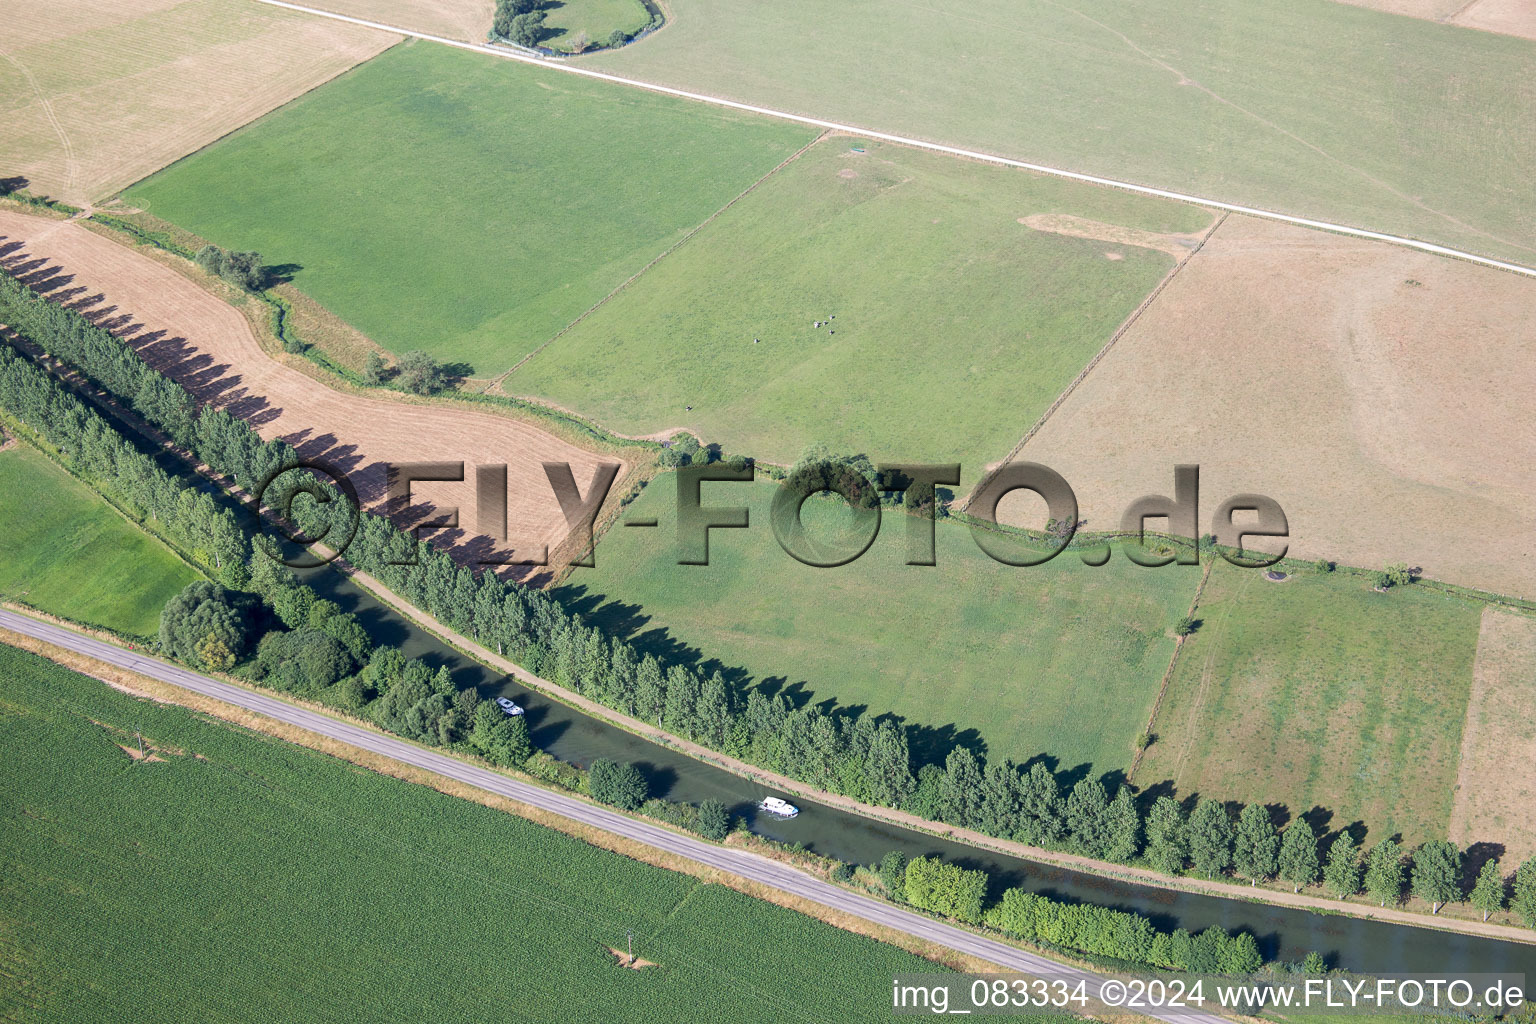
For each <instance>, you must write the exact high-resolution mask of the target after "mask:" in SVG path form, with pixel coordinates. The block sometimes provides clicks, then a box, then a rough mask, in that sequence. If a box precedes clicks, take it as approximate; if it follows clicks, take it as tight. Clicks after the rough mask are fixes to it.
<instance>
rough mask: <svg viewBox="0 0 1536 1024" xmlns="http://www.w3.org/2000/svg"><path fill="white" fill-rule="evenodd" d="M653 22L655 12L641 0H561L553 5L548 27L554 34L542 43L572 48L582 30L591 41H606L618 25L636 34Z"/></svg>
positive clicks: (592, 42) (549, 45)
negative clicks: (650, 10)
mask: <svg viewBox="0 0 1536 1024" xmlns="http://www.w3.org/2000/svg"><path fill="white" fill-rule="evenodd" d="M650 22H651V15H650V13H649V12H648V11H647V10H646V9H645V5H643V4H642V3H640V0H561V2H559V3H557V4H554V5H553V6H552V7H551V8H549V17H548V18H546V19H545V21H544V29H545V31H546V32H549V33H550V34H549V35H547V36H545V37H544V38H543V39H541V40H539V45H540V46H547V47H549V48H550V49H553V50H570V49H572V48H573V47H574V46H575V40H576V37H577V35H579V34H580V33H582V32H585V33H586V34H587V41H588V42H589V43H590V44H592V45H594V46H596V45H600V44H606V43H607V42H608V37H609V36H611V35H613V33H614V31H615V30H616V29H621V30H623V31H624V32H626V33H628V34H629V35H634V34H635V33H636V32H639V31H640V30H641V29H643V28H645V26H646V25H649V24H650Z"/></svg>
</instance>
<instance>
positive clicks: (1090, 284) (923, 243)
mask: <svg viewBox="0 0 1536 1024" xmlns="http://www.w3.org/2000/svg"><path fill="white" fill-rule="evenodd" d="M855 147H857V149H856V148H855ZM858 149H862V150H863V152H859V151H857V150H858ZM1063 213H1064V214H1071V215H1074V216H1077V217H1080V218H1083V219H1086V220H1091V221H1097V222H1100V223H1107V224H1111V225H1115V226H1116V227H1126V228H1136V229H1141V230H1146V231H1154V232H1172V233H1187V232H1194V231H1198V230H1200V229H1201V228H1204V227H1205V226H1207V225H1208V224H1209V223H1210V215H1209V214H1208V213H1206V212H1205V211H1203V210H1199V209H1196V208H1194V207H1190V206H1185V205H1182V204H1178V203H1171V202H1165V201H1160V200H1150V199H1144V198H1142V197H1138V196H1134V195H1130V194H1128V193H1122V192H1115V191H1112V190H1109V189H1102V188H1096V187H1093V186H1088V185H1080V184H1075V183H1071V182H1064V181H1060V180H1057V179H1051V178H1043V177H1039V176H1036V175H1031V174H1026V173H1023V172H1019V171H1015V170H1010V169H1005V168H998V167H993V166H988V165H984V164H977V163H971V162H966V161H961V160H955V159H952V158H949V157H944V156H940V155H937V154H932V153H925V152H922V151H919V150H912V149H907V148H905V147H901V146H895V145H879V144H876V143H865V142H860V141H855V140H850V139H848V138H846V137H835V136H834V137H830V138H827V139H824V140H822V141H821V142H819V143H818V144H817V145H816V146H814V147H812V148H811V149H810V150H809V151H807V152H806V153H804V154H802V155H801V156H800V157H799V158H797V159H796V160H795V161H794V162H793V163H791V164H789V165H788V166H787V167H784V168H783V169H781V170H779V171H778V172H777V173H775V174H774V175H773V177H771V178H770V179H768V180H767V181H766V182H764V183H763V184H762V185H760V186H759V187H758V188H757V189H756V190H754V191H753V193H752V194H751V195H749V196H747V197H746V198H745V199H743V200H742V201H741V202H739V203H737V204H736V205H735V206H733V207H732V208H731V209H729V210H727V211H725V212H724V213H722V214H721V215H720V216H719V217H718V218H717V219H716V220H714V221H713V222H711V223H710V224H709V225H708V226H707V227H706V228H705V229H704V230H703V231H701V232H700V233H699V234H698V235H697V236H695V237H694V238H691V239H689V241H688V242H687V243H686V244H685V245H683V246H682V247H681V248H679V249H678V250H677V251H676V252H674V253H672V254H671V255H670V256H668V257H667V258H666V259H665V260H663V261H661V262H660V263H658V264H657V265H656V266H654V267H652V268H651V269H650V270H648V271H646V273H645V274H644V275H643V276H642V277H641V278H640V279H639V280H638V281H636V282H634V283H633V284H631V285H630V286H629V287H627V288H626V289H625V290H624V291H622V292H620V293H619V294H618V295H617V296H615V297H614V298H613V299H611V300H609V301H608V302H607V303H606V304H605V305H603V306H602V307H601V308H600V309H598V310H597V311H596V312H595V313H593V314H592V315H591V316H589V317H587V318H586V319H585V320H583V321H582V322H581V323H580V324H577V325H576V326H575V327H574V328H573V329H572V330H571V331H570V332H568V333H567V334H565V335H563V336H561V337H560V338H558V339H557V340H556V341H555V342H554V343H553V344H551V345H550V346H549V347H547V348H546V349H544V350H543V351H542V352H540V353H539V354H538V355H537V356H535V357H534V358H533V359H531V360H530V361H529V362H528V363H526V364H524V365H523V366H522V367H520V368H519V369H518V370H517V371H516V372H515V373H513V374H512V375H511V376H510V377H509V378H508V379H507V380H506V381H505V382H504V383H503V387H504V388H505V389H506V390H507V391H509V392H512V393H514V394H518V395H531V396H534V397H537V398H541V399H544V400H548V401H553V402H555V403H558V404H560V405H563V406H566V407H568V408H574V409H578V410H580V411H581V412H583V413H584V414H586V415H589V416H591V417H593V418H594V419H596V420H598V421H599V422H601V423H603V424H604V425H606V426H608V427H610V428H612V429H614V430H617V431H620V432H623V433H628V434H647V433H650V432H653V431H656V430H659V429H664V428H668V427H673V426H686V427H689V428H690V429H692V430H693V431H694V432H696V433H697V434H698V435H699V436H701V437H703V438H706V439H708V440H710V441H718V442H721V443H723V444H724V445H725V447H726V448H727V449H729V450H732V451H744V452H749V453H751V454H753V455H756V456H759V457H761V458H764V459H768V460H770V461H777V462H793V461H794V459H795V458H796V456H798V455H799V454H800V452H801V451H802V450H803V449H804V448H805V447H806V445H808V444H809V443H811V442H815V441H822V442H826V443H827V444H829V445H831V446H832V447H833V448H834V449H837V450H840V451H855V452H863V451H867V452H869V453H870V454H871V455H872V456H874V457H877V458H891V459H895V458H905V459H911V460H916V461H925V460H926V461H952V460H960V461H965V462H968V463H970V464H972V465H974V466H975V467H976V468H977V469H979V468H980V465H981V464H982V463H983V462H985V461H989V460H995V459H998V458H1000V457H1001V456H1002V455H1003V454H1005V453H1006V452H1007V451H1008V450H1009V449H1010V448H1011V447H1012V446H1013V445H1014V443H1015V442H1017V441H1018V439H1019V437H1020V436H1022V434H1023V433H1024V431H1025V430H1026V429H1027V428H1028V427H1029V425H1030V424H1031V423H1032V422H1034V420H1035V419H1036V417H1038V416H1039V415H1040V413H1042V412H1043V411H1044V410H1045V408H1046V407H1047V406H1048V405H1049V404H1050V402H1051V401H1052V400H1053V399H1054V398H1055V397H1056V395H1057V394H1059V393H1060V392H1061V390H1062V389H1063V388H1064V387H1065V386H1066V385H1067V383H1068V382H1069V381H1071V379H1072V378H1073V377H1074V376H1075V375H1076V374H1077V373H1078V371H1080V370H1081V369H1082V367H1083V366H1084V364H1086V363H1087V362H1088V360H1089V359H1090V358H1092V356H1093V354H1094V353H1095V352H1097V351H1098V350H1099V348H1101V347H1102V346H1103V344H1104V342H1105V341H1106V340H1108V338H1109V337H1110V335H1111V334H1112V333H1113V332H1114V330H1115V328H1116V327H1117V326H1118V325H1119V324H1120V323H1121V322H1122V321H1123V320H1124V319H1125V318H1126V316H1128V315H1129V314H1130V312H1131V311H1132V310H1133V309H1135V307H1136V305H1137V304H1138V303H1139V302H1140V301H1141V300H1142V299H1143V298H1144V297H1145V296H1146V295H1147V293H1148V292H1149V291H1151V289H1152V288H1153V287H1155V286H1156V284H1157V282H1158V281H1159V280H1160V279H1161V278H1162V277H1163V275H1164V274H1166V273H1167V272H1168V271H1169V270H1170V269H1171V268H1172V267H1173V265H1174V258H1173V257H1172V256H1170V255H1168V254H1167V253H1165V252H1161V251H1157V250H1154V249H1150V248H1144V247H1138V246H1135V245H1128V244H1120V243H1113V242H1105V241H1100V240H1096V239H1091V238H1079V237H1069V236H1068V235H1065V234H1058V233H1054V232H1047V231H1039V230H1036V229H1034V228H1032V227H1027V226H1025V225H1023V224H1021V223H1019V221H1020V219H1021V218H1024V217H1027V216H1030V215H1035V214H1063ZM1108 233H1113V229H1112V228H1111V229H1108ZM829 318H831V319H829ZM818 320H820V321H823V325H822V326H821V327H820V328H819V329H816V328H813V326H812V324H813V323H814V322H815V321H818Z"/></svg>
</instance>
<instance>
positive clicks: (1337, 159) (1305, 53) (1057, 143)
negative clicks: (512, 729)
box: [592, 0, 1536, 264]
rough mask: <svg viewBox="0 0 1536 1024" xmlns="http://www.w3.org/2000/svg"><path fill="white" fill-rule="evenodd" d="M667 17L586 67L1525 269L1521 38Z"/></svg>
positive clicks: (1045, 16) (1150, 21)
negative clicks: (652, 31) (1410, 240)
mask: <svg viewBox="0 0 1536 1024" xmlns="http://www.w3.org/2000/svg"><path fill="white" fill-rule="evenodd" d="M1513 6H1515V7H1520V6H1524V7H1525V8H1526V9H1529V4H1524V5H1522V4H1520V3H1519V0H1515V3H1514V4H1513ZM673 7H674V9H675V13H676V18H675V20H674V21H673V23H672V24H670V25H669V26H668V27H667V28H666V29H664V30H663V31H661V32H659V33H657V34H656V35H655V36H653V37H650V38H648V39H646V40H645V42H644V45H641V46H631V47H625V48H624V49H622V50H620V51H618V52H616V53H613V54H600V55H597V56H595V57H593V58H592V64H593V66H595V67H598V68H601V69H602V70H605V71H612V72H615V73H618V74H624V75H629V76H632V77H635V78H640V79H643V80H646V81H653V82H658V83H662V84H665V85H670V86H675V87H680V88H687V89H690V90H692V91H695V92H702V93H708V94H711V95H717V96H723V97H727V98H730V99H733V100H742V101H746V102H750V103H755V104H758V105H761V106H767V107H774V108H777V109H782V110H788V111H792V112H795V113H801V114H810V115H814V116H817V117H822V118H826V119H829V120H834V121H840V122H843V123H851V124H856V125H860V126H863V127H868V128H873V129H877V130H881V131H887V132H894V133H898V134H903V135H908V136H914V137H918V138H924V139H933V140H936V141H940V142H945V143H949V144H953V145H960V146H965V147H969V148H973V149H980V150H984V151H987V152H994V153H1000V154H1003V155H1006V156H1010V157H1015V158H1018V159H1024V160H1030V161H1033V162H1036V163H1043V164H1048V165H1051V166H1056V167H1063V168H1066V169H1068V170H1074V171H1083V172H1090V173H1095V174H1101V175H1105V176H1108V177H1112V178H1118V179H1120V180H1124V181H1134V182H1138V183H1142V184H1147V185H1153V186H1158V187H1162V188H1168V189H1176V190H1180V191H1186V192H1192V193H1195V194H1198V195H1204V196H1209V197H1211V198H1215V199H1221V200H1225V201H1227V202H1235V203H1240V204H1243V205H1248V206H1257V207H1261V208H1265V209H1271V210H1277V211H1280V212H1283V213H1288V214H1293V215H1302V216H1307V217H1311V218H1314V219H1319V220H1327V221H1333V222H1337V223H1343V224H1350V225H1355V226H1362V227H1368V228H1374V229H1376V230H1379V231H1387V232H1392V233H1395V234H1400V235H1406V236H1409V237H1414V238H1424V239H1427V240H1430V241H1435V242H1440V243H1444V244H1451V245H1454V246H1456V247H1458V248H1463V249H1468V250H1472V251H1476V252H1480V253H1487V254H1492V255H1497V256H1504V257H1508V258H1510V259H1514V260H1517V261H1523V262H1525V263H1526V264H1532V263H1536V240H1533V239H1536V206H1533V205H1532V204H1531V203H1530V202H1529V201H1528V195H1529V190H1528V189H1527V188H1526V187H1525V184H1526V183H1527V182H1529V181H1531V180H1532V178H1536V135H1533V133H1531V132H1530V131H1529V125H1531V124H1533V123H1536V78H1533V77H1532V76H1531V75H1530V73H1529V72H1530V69H1531V67H1532V66H1536V43H1533V42H1531V41H1529V40H1525V39H1517V38H1512V37H1509V36H1502V35H1495V34H1492V33H1487V32H1473V31H1468V30H1466V29H1459V28H1454V27H1450V26H1444V25H1437V24H1434V23H1432V22H1428V21H1422V20H1419V19H1416V18H1404V17H1398V16H1395V15H1391V14H1384V13H1381V12H1378V11H1373V10H1367V9H1364V8H1359V7H1352V6H1348V5H1345V4H1341V3H1335V2H1333V0H1295V2H1294V3H1286V4H1275V5H1269V6H1266V7H1265V8H1264V9H1263V11H1262V14H1259V13H1256V12H1255V10H1254V8H1253V7H1252V5H1251V4H1246V3H1243V2H1242V0H1181V2H1179V3H1175V4H1129V3H1111V2H1109V0H1084V2H1080V3H1055V2H1046V0H1027V2H1024V3H1020V2H1016V0H979V2H977V3H969V4H964V5H960V4H902V5H898V6H896V7H892V5H890V4H887V3H882V2H879V0H851V2H848V3H840V4H838V5H837V6H836V7H835V8H833V9H830V10H829V9H827V7H826V5H825V4H822V3H818V2H817V0H784V2H780V3H771V4H765V3H759V2H757V0H678V2H677V3H676V4H674V5H673ZM811 26H814V29H813V30H812V29H810V27H811Z"/></svg>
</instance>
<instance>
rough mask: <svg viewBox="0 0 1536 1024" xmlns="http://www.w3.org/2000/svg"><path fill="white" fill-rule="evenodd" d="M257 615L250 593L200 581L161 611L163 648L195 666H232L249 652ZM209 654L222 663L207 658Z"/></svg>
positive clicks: (186, 589) (183, 591) (174, 656)
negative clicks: (209, 660)
mask: <svg viewBox="0 0 1536 1024" xmlns="http://www.w3.org/2000/svg"><path fill="white" fill-rule="evenodd" d="M255 614H256V608H255V601H254V600H253V599H252V598H251V596H250V595H248V594H241V593H238V592H236V591H233V590H225V589H224V588H223V587H221V586H219V585H218V584H217V583H210V582H208V581H207V580H196V581H194V582H192V583H189V584H187V586H186V587H185V588H184V589H183V590H182V592H181V593H179V594H177V595H176V596H175V597H173V598H171V599H170V600H169V601H167V602H166V603H165V608H164V609H162V610H161V612H160V649H161V650H162V651H164V652H165V653H166V654H168V655H170V656H171V657H173V658H176V659H178V660H180V661H185V662H187V663H188V664H191V665H197V666H199V667H202V668H213V669H222V668H228V667H229V666H231V665H233V664H234V663H235V661H237V660H238V659H239V658H240V656H241V655H242V654H243V653H245V650H246V648H247V645H248V643H249V629H250V627H251V623H252V621H253V620H254V618H255ZM214 641H217V643H214ZM205 654H206V655H208V656H210V657H215V658H217V659H218V660H219V664H217V665H215V664H212V663H210V662H207V661H204V660H203V657H204V655H205Z"/></svg>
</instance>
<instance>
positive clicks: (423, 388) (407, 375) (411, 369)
mask: <svg viewBox="0 0 1536 1024" xmlns="http://www.w3.org/2000/svg"><path fill="white" fill-rule="evenodd" d="M398 380H399V381H400V386H401V387H403V388H405V390H407V391H411V392H414V393H415V394H418V395H432V394H436V393H437V392H439V391H441V390H443V388H445V387H447V386H448V375H447V374H445V373H444V372H443V368H442V367H441V366H438V365H437V360H435V359H433V358H432V357H431V356H429V355H427V354H426V353H425V352H422V351H421V350H419V349H418V350H417V351H415V352H407V353H406V354H405V355H403V356H401V357H400V367H399V371H398Z"/></svg>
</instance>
